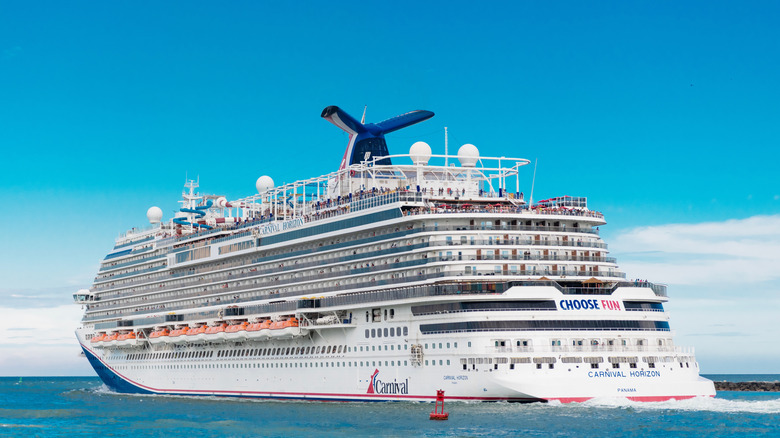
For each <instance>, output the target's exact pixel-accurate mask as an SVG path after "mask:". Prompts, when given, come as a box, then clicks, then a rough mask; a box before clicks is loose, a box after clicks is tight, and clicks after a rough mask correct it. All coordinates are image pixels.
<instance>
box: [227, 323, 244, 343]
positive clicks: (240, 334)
mask: <svg viewBox="0 0 780 438" xmlns="http://www.w3.org/2000/svg"><path fill="white" fill-rule="evenodd" d="M247 325H249V324H248V323H247V322H246V321H243V322H240V323H238V324H233V325H230V326H228V327H227V328H226V329H225V339H227V340H230V341H243V340H244V339H246V328H247Z"/></svg>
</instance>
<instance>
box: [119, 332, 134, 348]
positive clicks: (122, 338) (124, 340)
mask: <svg viewBox="0 0 780 438" xmlns="http://www.w3.org/2000/svg"><path fill="white" fill-rule="evenodd" d="M136 345H138V339H137V337H136V334H135V332H132V331H131V332H126V333H122V334H120V335H119V336H118V337H117V338H116V346H117V347H125V348H127V347H135V346H136Z"/></svg>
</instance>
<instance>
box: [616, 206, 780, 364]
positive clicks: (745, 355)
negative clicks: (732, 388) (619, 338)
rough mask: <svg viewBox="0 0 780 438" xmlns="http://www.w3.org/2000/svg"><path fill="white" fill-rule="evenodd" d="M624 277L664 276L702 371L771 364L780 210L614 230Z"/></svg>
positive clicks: (683, 336)
mask: <svg viewBox="0 0 780 438" xmlns="http://www.w3.org/2000/svg"><path fill="white" fill-rule="evenodd" d="M608 243H609V244H610V252H611V253H612V255H614V256H616V257H617V260H618V264H619V265H620V268H621V270H623V271H624V272H626V273H627V274H628V276H629V278H636V277H639V278H646V279H648V280H650V281H652V282H660V283H668V284H669V295H670V301H669V303H667V304H666V305H665V306H664V307H665V308H666V310H667V311H669V315H670V318H671V320H670V322H671V325H672V328H673V329H674V331H675V332H676V337H675V342H676V343H677V344H678V345H683V346H694V347H695V348H696V356H697V359H698V360H699V362H700V364H701V366H702V371H703V372H705V373H706V372H710V373H713V372H726V373H745V372H774V371H773V370H777V367H778V366H780V349H776V348H771V347H770V346H771V345H774V344H775V343H776V339H774V338H775V333H776V332H777V329H776V320H777V309H778V308H780V299H778V297H779V296H780V281H777V280H780V268H779V267H780V215H774V216H754V217H750V218H747V219H734V220H727V221H723V222H706V223H699V224H670V225H659V226H650V227H640V228H633V229H629V230H625V231H623V232H618V234H617V236H616V238H614V239H612V240H611V241H610V242H608Z"/></svg>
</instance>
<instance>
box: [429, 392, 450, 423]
mask: <svg viewBox="0 0 780 438" xmlns="http://www.w3.org/2000/svg"><path fill="white" fill-rule="evenodd" d="M449 416H450V413H449V412H444V390H442V389H439V390H437V391H436V406H434V408H433V412H431V420H446V419H447V418H449Z"/></svg>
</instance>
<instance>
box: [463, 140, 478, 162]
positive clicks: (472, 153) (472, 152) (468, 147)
mask: <svg viewBox="0 0 780 438" xmlns="http://www.w3.org/2000/svg"><path fill="white" fill-rule="evenodd" d="M458 160H459V161H460V165H461V166H463V167H474V166H475V165H476V164H477V160H479V149H477V147H476V146H474V145H473V144H471V143H466V144H464V145H463V146H461V147H460V149H458Z"/></svg>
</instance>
